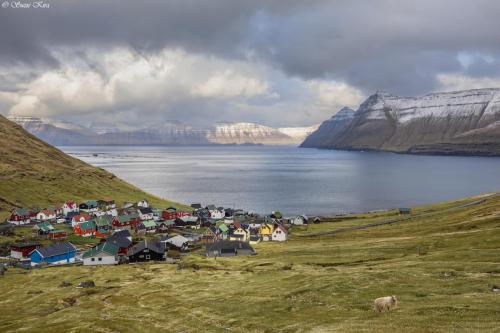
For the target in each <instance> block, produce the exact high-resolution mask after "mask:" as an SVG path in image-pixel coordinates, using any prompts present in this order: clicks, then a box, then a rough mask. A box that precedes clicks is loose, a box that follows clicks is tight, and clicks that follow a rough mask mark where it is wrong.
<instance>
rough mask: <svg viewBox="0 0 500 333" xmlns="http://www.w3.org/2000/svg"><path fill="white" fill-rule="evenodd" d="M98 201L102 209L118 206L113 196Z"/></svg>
mask: <svg viewBox="0 0 500 333" xmlns="http://www.w3.org/2000/svg"><path fill="white" fill-rule="evenodd" d="M98 203H99V206H100V207H101V209H102V210H110V209H115V208H116V203H115V200H113V198H104V199H102V200H99V201H98Z"/></svg>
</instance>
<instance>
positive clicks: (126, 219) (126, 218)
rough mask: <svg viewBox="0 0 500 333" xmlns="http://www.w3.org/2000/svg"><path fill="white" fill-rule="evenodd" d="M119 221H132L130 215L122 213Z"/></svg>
mask: <svg viewBox="0 0 500 333" xmlns="http://www.w3.org/2000/svg"><path fill="white" fill-rule="evenodd" d="M118 221H120V223H125V222H128V221H130V216H128V215H120V216H118Z"/></svg>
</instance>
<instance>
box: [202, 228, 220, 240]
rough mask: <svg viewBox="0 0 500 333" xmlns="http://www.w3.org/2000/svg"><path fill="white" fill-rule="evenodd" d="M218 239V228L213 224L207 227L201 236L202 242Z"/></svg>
mask: <svg viewBox="0 0 500 333" xmlns="http://www.w3.org/2000/svg"><path fill="white" fill-rule="evenodd" d="M218 239H219V229H218V228H216V227H214V226H210V227H208V228H207V230H205V232H204V233H203V236H202V242H203V243H213V242H215V241H217V240H218Z"/></svg>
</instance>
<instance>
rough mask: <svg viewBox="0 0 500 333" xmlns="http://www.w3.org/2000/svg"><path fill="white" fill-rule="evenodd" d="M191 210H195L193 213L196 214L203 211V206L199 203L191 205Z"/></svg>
mask: <svg viewBox="0 0 500 333" xmlns="http://www.w3.org/2000/svg"><path fill="white" fill-rule="evenodd" d="M191 208H193V211H194V212H196V211H197V210H199V209H201V204H199V203H194V204H191Z"/></svg>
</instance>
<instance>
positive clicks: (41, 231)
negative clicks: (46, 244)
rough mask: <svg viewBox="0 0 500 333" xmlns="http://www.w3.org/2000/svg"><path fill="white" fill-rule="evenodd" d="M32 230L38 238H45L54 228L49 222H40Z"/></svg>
mask: <svg viewBox="0 0 500 333" xmlns="http://www.w3.org/2000/svg"><path fill="white" fill-rule="evenodd" d="M33 230H34V231H35V232H36V233H37V234H38V236H46V235H48V234H49V232H51V231H53V230H54V227H53V226H52V224H50V222H48V221H45V222H40V223H38V224H37V225H35V226H34V227H33Z"/></svg>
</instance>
